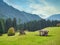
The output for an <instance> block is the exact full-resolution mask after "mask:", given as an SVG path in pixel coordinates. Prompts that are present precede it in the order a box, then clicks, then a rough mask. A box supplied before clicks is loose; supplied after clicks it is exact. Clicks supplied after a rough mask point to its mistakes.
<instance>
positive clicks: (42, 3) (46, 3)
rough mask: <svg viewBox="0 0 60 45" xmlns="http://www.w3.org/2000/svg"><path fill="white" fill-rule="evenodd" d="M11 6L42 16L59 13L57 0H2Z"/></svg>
mask: <svg viewBox="0 0 60 45" xmlns="http://www.w3.org/2000/svg"><path fill="white" fill-rule="evenodd" d="M4 1H5V2H6V3H7V4H9V5H11V6H12V7H14V8H16V9H18V10H20V11H25V12H28V13H32V14H37V15H39V16H41V17H42V18H47V17H49V16H51V15H53V14H58V13H60V8H59V7H60V5H59V4H60V3H59V2H60V1H59V0H4Z"/></svg>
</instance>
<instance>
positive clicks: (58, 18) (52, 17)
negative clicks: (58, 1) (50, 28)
mask: <svg viewBox="0 0 60 45" xmlns="http://www.w3.org/2000/svg"><path fill="white" fill-rule="evenodd" d="M47 20H60V14H54V15H52V16H50V17H48V18H47Z"/></svg>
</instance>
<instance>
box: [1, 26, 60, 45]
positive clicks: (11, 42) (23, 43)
mask: <svg viewBox="0 0 60 45" xmlns="http://www.w3.org/2000/svg"><path fill="white" fill-rule="evenodd" d="M45 29H46V30H49V34H48V36H39V32H38V31H35V32H27V31H26V35H19V33H16V34H15V36H7V34H3V36H0V45H60V27H48V28H45Z"/></svg>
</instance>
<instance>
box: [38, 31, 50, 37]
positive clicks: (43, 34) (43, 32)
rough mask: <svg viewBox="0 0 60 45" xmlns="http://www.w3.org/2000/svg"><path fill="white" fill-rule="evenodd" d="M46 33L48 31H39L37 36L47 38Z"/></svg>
mask: <svg viewBox="0 0 60 45" xmlns="http://www.w3.org/2000/svg"><path fill="white" fill-rule="evenodd" d="M48 32H49V31H47V30H40V31H39V35H40V36H48Z"/></svg>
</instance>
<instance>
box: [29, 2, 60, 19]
mask: <svg viewBox="0 0 60 45" xmlns="http://www.w3.org/2000/svg"><path fill="white" fill-rule="evenodd" d="M46 4H47V3H46ZM30 8H32V9H33V10H32V13H33V14H38V15H40V14H42V15H44V16H43V17H42V18H47V17H49V16H51V15H53V14H56V13H57V14H58V13H60V11H59V10H58V9H56V8H55V7H52V6H48V5H45V6H41V5H39V4H30Z"/></svg>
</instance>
